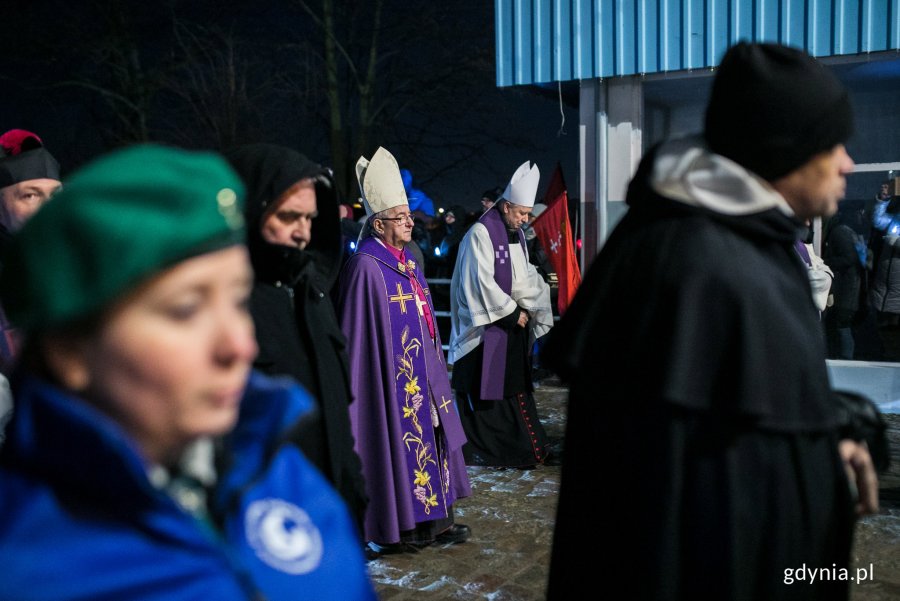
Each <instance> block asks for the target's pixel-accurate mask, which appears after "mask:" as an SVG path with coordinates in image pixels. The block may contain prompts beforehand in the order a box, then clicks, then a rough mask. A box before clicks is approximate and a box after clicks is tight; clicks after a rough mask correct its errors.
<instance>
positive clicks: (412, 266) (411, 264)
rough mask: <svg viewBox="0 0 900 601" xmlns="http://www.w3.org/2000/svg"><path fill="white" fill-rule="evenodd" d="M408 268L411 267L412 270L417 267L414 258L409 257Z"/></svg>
mask: <svg viewBox="0 0 900 601" xmlns="http://www.w3.org/2000/svg"><path fill="white" fill-rule="evenodd" d="M406 268H407V269H409V270H410V271H412V270H413V269H415V268H416V264H415V263H413V260H412V259H407V261H406Z"/></svg>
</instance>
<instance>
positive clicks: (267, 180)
mask: <svg viewBox="0 0 900 601" xmlns="http://www.w3.org/2000/svg"><path fill="white" fill-rule="evenodd" d="M228 158H229V160H230V161H231V163H232V165H233V166H234V167H235V169H236V170H237V171H238V173H239V174H240V175H241V177H242V179H243V180H244V183H245V184H246V185H247V190H248V193H247V203H246V206H245V217H246V221H247V229H248V234H247V246H248V248H249V250H250V259H251V262H252V264H253V269H254V271H255V274H256V280H255V282H254V286H253V292H252V295H251V298H250V313H251V314H252V316H253V322H254V324H255V326H256V338H257V342H258V344H259V355H258V356H257V359H256V363H255V367H256V368H257V369H259V370H261V371H263V372H265V373H268V374H279V375H289V376H292V377H294V378H295V379H296V380H297V381H299V382H300V383H301V384H302V385H303V386H304V387H305V388H306V389H307V390H309V391H310V393H311V394H312V396H313V397H314V398H315V399H316V401H317V402H318V407H319V411H320V414H321V421H320V422H319V424H318V427H317V428H316V429H315V431H312V432H305V433H303V435H302V436H301V439H300V445H301V448H302V449H303V452H304V453H305V454H306V455H307V457H309V458H310V459H311V460H312V461H313V463H314V464H315V465H316V466H317V467H318V468H319V469H320V470H322V472H323V473H324V474H325V476H326V477H327V478H328V479H329V480H330V481H331V482H332V484H334V486H335V488H336V489H337V490H338V492H340V493H341V495H342V496H343V497H344V500H345V501H346V502H347V504H348V506H349V507H350V510H351V513H353V515H354V517H355V518H356V520H357V523H358V524H359V523H361V520H362V516H363V514H364V512H365V505H366V497H365V492H364V491H365V488H364V484H363V480H362V474H361V464H360V461H359V457H358V456H357V455H356V453H355V452H354V450H353V437H352V435H351V433H350V417H349V413H348V406H349V404H350V401H351V400H352V397H351V393H350V374H349V368H348V359H347V351H346V340H345V338H344V335H343V334H342V333H341V329H340V327H339V326H338V322H337V317H336V315H335V312H334V306H333V305H332V302H331V297H330V290H331V287H332V285H333V284H334V282H335V280H336V278H337V274H338V272H339V269H340V258H341V253H342V248H341V229H340V220H339V217H338V203H337V200H336V197H335V193H334V186H333V182H332V179H331V175H330V173H329V172H328V171H327V170H326V169H323V168H322V167H320V166H319V165H317V164H315V163H313V162H312V161H309V160H308V159H306V158H305V157H304V156H303V155H301V154H299V153H297V152H295V151H293V150H290V149H288V148H284V147H280V146H273V145H267V144H258V145H251V146H244V147H241V148H239V149H237V150H235V151H232V152H231V153H229V155H228ZM306 178H313V179H314V181H315V189H316V201H317V210H318V216H317V217H316V218H315V219H314V220H313V222H312V233H311V240H310V243H309V245H308V246H307V247H306V249H304V250H302V251H301V250H298V249H296V248H289V247H285V246H279V245H274V244H270V243H268V242H266V241H265V240H264V239H263V238H262V235H261V233H260V224H261V222H262V220H263V217H264V215H265V213H266V211H267V210H268V209H269V208H270V206H271V203H272V202H274V201H275V200H277V199H278V198H279V196H280V195H281V194H282V193H283V192H284V191H285V190H287V189H288V188H290V187H291V186H293V185H294V184H295V183H297V182H298V181H300V180H302V179H306Z"/></svg>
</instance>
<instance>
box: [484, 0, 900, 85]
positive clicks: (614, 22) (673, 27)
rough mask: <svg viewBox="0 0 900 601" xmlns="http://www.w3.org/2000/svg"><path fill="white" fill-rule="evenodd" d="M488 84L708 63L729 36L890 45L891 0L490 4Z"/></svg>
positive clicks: (895, 34)
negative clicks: (493, 54) (492, 38)
mask: <svg viewBox="0 0 900 601" xmlns="http://www.w3.org/2000/svg"><path fill="white" fill-rule="evenodd" d="M495 12H496V41H497V85H500V86H509V85H516V84H530V83H543V82H552V81H566V80H571V79H590V78H595V77H616V76H620V75H634V74H637V73H656V72H659V71H678V70H682V69H700V68H705V67H712V66H715V65H716V64H718V62H719V60H720V59H721V57H722V54H723V53H724V52H725V49H726V48H728V46H730V45H731V44H733V43H735V42H737V41H738V40H753V41H760V42H763V41H768V42H780V43H782V44H788V45H791V46H796V47H798V48H803V49H805V50H806V51H807V52H809V53H810V54H812V55H814V56H833V55H846V54H859V53H867V52H878V51H883V50H897V49H900V0H495Z"/></svg>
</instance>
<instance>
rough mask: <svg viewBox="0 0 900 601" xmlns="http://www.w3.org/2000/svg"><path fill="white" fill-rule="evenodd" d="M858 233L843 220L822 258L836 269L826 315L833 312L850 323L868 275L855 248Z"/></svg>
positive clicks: (826, 244) (836, 316)
mask: <svg viewBox="0 0 900 601" xmlns="http://www.w3.org/2000/svg"><path fill="white" fill-rule="evenodd" d="M857 239H858V236H857V234H856V232H854V231H853V228H851V227H850V226H849V225H847V224H844V223H841V224H838V225H836V226H834V228H832V229H831V230H830V232H829V233H828V237H827V239H826V240H825V250H824V252H823V257H822V258H823V259H824V261H825V264H826V265H828V266H829V267H830V268H831V271H832V272H834V281H833V282H832V284H831V294H832V298H833V302H832V304H831V306H830V307H829V308H828V311H827V313H826V316H827V315H829V314H831V313H833V314H834V316H835V318H836V319H837V321H838V322H839V323H841V324H845V323H849V321H851V320H852V319H853V316H854V314H855V313H856V311H857V310H858V309H859V295H860V287H861V285H862V280H863V277H864V274H865V270H864V269H863V265H862V262H861V261H860V259H859V253H858V252H857V250H856V241H857Z"/></svg>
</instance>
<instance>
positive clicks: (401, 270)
mask: <svg viewBox="0 0 900 601" xmlns="http://www.w3.org/2000/svg"><path fill="white" fill-rule="evenodd" d="M397 269H399V270H400V273H406V265H404V264H403V263H397Z"/></svg>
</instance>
